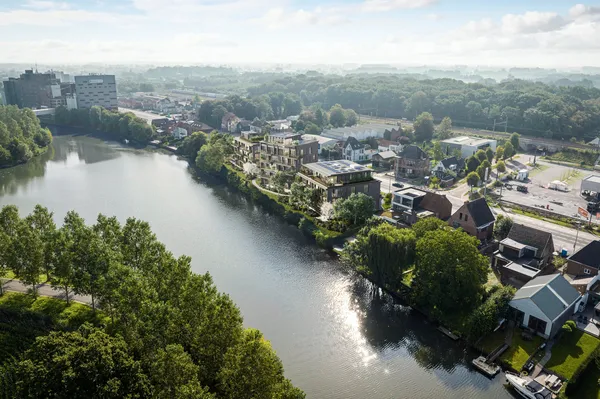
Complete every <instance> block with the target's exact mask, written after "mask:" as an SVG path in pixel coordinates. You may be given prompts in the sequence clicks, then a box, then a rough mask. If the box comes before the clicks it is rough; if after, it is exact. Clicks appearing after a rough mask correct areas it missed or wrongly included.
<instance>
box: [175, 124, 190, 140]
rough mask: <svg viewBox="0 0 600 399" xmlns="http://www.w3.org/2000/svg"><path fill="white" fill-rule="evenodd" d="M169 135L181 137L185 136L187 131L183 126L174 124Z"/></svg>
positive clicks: (176, 137)
mask: <svg viewBox="0 0 600 399" xmlns="http://www.w3.org/2000/svg"><path fill="white" fill-rule="evenodd" d="M171 135H172V136H173V138H174V139H182V138H184V137H187V135H188V131H187V130H186V129H184V128H183V127H179V126H175V127H174V128H173V130H172V131H171Z"/></svg>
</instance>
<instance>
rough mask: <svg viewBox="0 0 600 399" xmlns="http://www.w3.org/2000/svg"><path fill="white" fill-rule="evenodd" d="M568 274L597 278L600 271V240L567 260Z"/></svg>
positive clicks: (591, 243)
mask: <svg viewBox="0 0 600 399" xmlns="http://www.w3.org/2000/svg"><path fill="white" fill-rule="evenodd" d="M566 270H567V274H570V275H572V276H588V277H589V276H595V275H597V274H598V271H599V270H600V240H596V241H592V242H590V243H589V244H588V245H586V246H585V247H583V248H581V249H580V250H579V251H577V252H575V253H574V254H573V255H571V256H569V257H568V258H567V269H566Z"/></svg>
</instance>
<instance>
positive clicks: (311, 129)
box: [304, 122, 321, 135]
mask: <svg viewBox="0 0 600 399" xmlns="http://www.w3.org/2000/svg"><path fill="white" fill-rule="evenodd" d="M304 133H306V134H315V135H319V134H321V129H320V128H319V126H317V125H315V124H314V123H312V122H307V123H306V125H305V126H304Z"/></svg>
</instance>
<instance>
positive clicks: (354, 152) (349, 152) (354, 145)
mask: <svg viewBox="0 0 600 399" xmlns="http://www.w3.org/2000/svg"><path fill="white" fill-rule="evenodd" d="M342 154H343V158H344V159H345V160H347V161H353V162H360V161H367V160H368V158H367V155H366V154H365V145H364V144H362V143H360V142H359V141H358V140H357V139H355V138H354V137H348V139H347V140H346V142H345V143H344V147H343V152H342Z"/></svg>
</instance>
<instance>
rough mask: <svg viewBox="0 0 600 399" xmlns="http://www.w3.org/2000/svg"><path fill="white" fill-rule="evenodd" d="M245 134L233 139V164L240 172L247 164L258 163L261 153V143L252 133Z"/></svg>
mask: <svg viewBox="0 0 600 399" xmlns="http://www.w3.org/2000/svg"><path fill="white" fill-rule="evenodd" d="M245 133H246V134H242V135H241V136H239V137H234V138H233V157H232V163H233V164H234V165H235V166H236V167H237V168H239V169H240V170H242V169H244V164H246V163H254V164H256V163H258V159H259V153H260V142H259V141H256V140H255V139H254V137H253V136H252V134H251V132H245Z"/></svg>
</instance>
